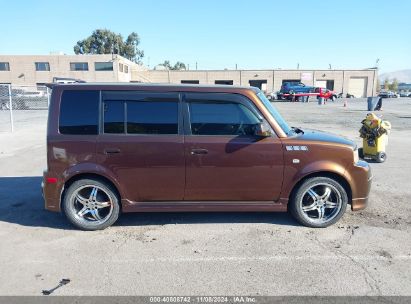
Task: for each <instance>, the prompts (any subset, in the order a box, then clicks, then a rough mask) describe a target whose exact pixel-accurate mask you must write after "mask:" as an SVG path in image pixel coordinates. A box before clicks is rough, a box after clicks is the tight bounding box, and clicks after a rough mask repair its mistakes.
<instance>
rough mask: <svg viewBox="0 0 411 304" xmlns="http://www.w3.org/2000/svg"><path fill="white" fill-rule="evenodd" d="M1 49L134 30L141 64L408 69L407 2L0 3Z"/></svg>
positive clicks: (42, 50) (55, 45)
mask: <svg viewBox="0 0 411 304" xmlns="http://www.w3.org/2000/svg"><path fill="white" fill-rule="evenodd" d="M0 4H1V6H0V7H1V13H0V15H1V18H0V37H1V43H0V54H49V53H50V52H51V51H63V52H65V53H67V54H72V53H73V46H74V44H75V43H76V42H77V41H78V40H81V39H83V38H85V37H87V36H89V35H90V34H91V32H92V31H93V30H94V29H97V28H107V29H110V30H112V31H115V32H118V33H121V34H122V35H123V36H125V37H126V36H127V35H128V34H129V33H130V32H132V31H135V32H137V33H138V34H139V35H140V37H141V44H140V46H141V48H142V49H143V50H144V51H145V54H146V56H145V58H144V60H143V62H144V64H146V65H148V64H149V65H150V67H153V66H154V65H156V64H158V63H161V62H163V61H164V60H166V59H168V60H170V61H171V62H172V63H174V62H175V61H177V60H179V61H183V62H185V63H188V64H189V65H190V69H194V68H195V63H196V62H198V69H224V68H228V69H233V68H235V65H236V64H238V68H242V69H262V68H267V69H272V68H284V69H287V68H297V64H298V63H299V66H300V68H301V69H304V68H307V69H311V68H313V69H317V68H324V69H327V68H328V65H329V64H331V65H332V68H335V69H339V68H343V69H349V68H354V69H359V68H367V67H372V66H374V65H375V62H376V59H377V58H379V59H380V64H379V65H380V69H381V72H390V71H395V70H401V69H410V68H411V60H410V54H411V37H410V30H411V22H410V21H411V1H409V0H403V1H401V0H389V1H388V0H328V1H326V0H323V1H321V0H311V1H310V0H292V1H288V0H281V1H268V0H267V1H266V0H254V1H251V0H247V1H243V0H232V1H231V0H203V1H199V0H197V1H194V0H192V1H188V0H168V1H167V0H162V1H160V0H152V1H148V0H147V1H138V0H134V1H132V0H129V1H126V0H124V1H123V0H116V1H104V0H99V1H96V0H81V1H79V0H69V1H59V0H54V1H51V0H50V1H46V0H37V1H35V0H31V1H30V0H27V1H23V0H0Z"/></svg>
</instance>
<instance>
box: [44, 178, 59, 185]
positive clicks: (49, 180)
mask: <svg viewBox="0 0 411 304" xmlns="http://www.w3.org/2000/svg"><path fill="white" fill-rule="evenodd" d="M46 183H47V184H55V183H57V177H47V178H46Z"/></svg>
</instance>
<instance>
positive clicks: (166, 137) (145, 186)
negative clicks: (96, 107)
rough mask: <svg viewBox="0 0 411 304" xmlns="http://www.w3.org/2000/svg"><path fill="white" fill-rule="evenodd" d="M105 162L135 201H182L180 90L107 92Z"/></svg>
mask: <svg viewBox="0 0 411 304" xmlns="http://www.w3.org/2000/svg"><path fill="white" fill-rule="evenodd" d="M101 112H102V115H101V117H102V124H101V125H102V130H101V131H100V135H99V136H98V140H97V155H98V156H99V158H100V164H101V165H103V167H105V168H107V169H108V170H109V171H110V172H111V174H113V175H114V176H115V177H116V178H117V179H118V182H119V183H120V184H121V186H122V187H123V189H124V191H125V192H126V193H127V196H128V197H127V199H130V200H132V201H179V200H182V199H183V195H184V185H185V160H184V137H183V134H182V116H181V103H180V100H179V94H178V93H174V92H171V93H153V92H140V91H106V92H102V109H101Z"/></svg>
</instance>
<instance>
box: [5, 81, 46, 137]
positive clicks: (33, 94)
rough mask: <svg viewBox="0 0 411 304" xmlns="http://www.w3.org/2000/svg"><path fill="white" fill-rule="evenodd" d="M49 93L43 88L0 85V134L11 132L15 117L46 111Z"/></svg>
mask: <svg viewBox="0 0 411 304" xmlns="http://www.w3.org/2000/svg"><path fill="white" fill-rule="evenodd" d="M49 101H50V91H49V89H48V88H47V87H45V86H15V85H10V84H0V132H13V130H14V125H15V119H16V115H17V116H21V114H20V113H21V112H23V111H26V112H27V113H26V114H29V112H30V111H31V110H47V109H48V105H49Z"/></svg>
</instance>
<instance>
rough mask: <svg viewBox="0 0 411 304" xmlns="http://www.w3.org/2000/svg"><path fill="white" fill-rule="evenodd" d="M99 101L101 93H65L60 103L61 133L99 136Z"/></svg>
mask: <svg viewBox="0 0 411 304" xmlns="http://www.w3.org/2000/svg"><path fill="white" fill-rule="evenodd" d="M99 99H100V94H99V91H86V90H79V91H71V90H69V91H64V92H63V94H62V96H61V103H60V119H59V131H60V133H61V134H75V135H88V134H97V133H98V105H99Z"/></svg>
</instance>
